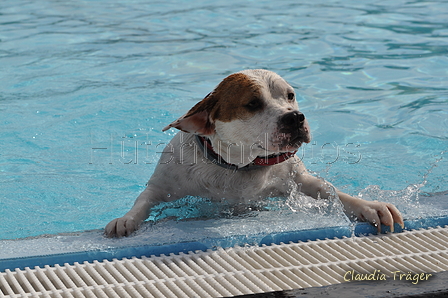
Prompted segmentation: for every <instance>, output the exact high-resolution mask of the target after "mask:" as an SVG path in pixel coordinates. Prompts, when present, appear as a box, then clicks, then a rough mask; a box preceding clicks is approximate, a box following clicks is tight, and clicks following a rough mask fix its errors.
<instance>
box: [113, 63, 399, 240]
mask: <svg viewBox="0 0 448 298" xmlns="http://www.w3.org/2000/svg"><path fill="white" fill-rule="evenodd" d="M170 128H176V129H179V130H180V132H178V133H177V134H176V135H175V136H174V137H173V139H172V140H171V142H170V143H169V144H168V145H167V147H166V148H165V150H164V152H163V153H162V155H161V157H160V161H159V163H158V165H157V166H156V169H155V171H154V173H153V175H152V177H151V178H150V180H149V182H148V184H147V187H146V189H145V190H144V191H143V192H142V193H141V194H140V195H139V196H138V198H137V200H136V201H135V204H134V206H133V207H132V208H131V210H130V211H129V212H127V213H126V214H125V215H124V216H123V217H121V218H117V219H114V220H112V221H111V222H110V223H109V224H108V225H107V226H106V228H105V235H106V236H108V237H122V236H129V235H131V234H132V233H133V232H134V231H135V230H137V229H138V228H139V226H140V225H141V224H142V223H143V222H144V220H145V219H147V218H148V216H149V214H150V211H151V208H153V207H154V206H155V205H157V204H159V203H161V202H168V201H174V200H177V199H180V198H182V197H185V196H188V195H190V196H198V197H203V198H208V199H210V200H212V201H217V202H220V200H222V199H223V198H225V200H226V201H227V203H230V204H241V203H246V204H250V203H253V202H257V201H259V200H263V199H264V198H268V197H287V196H288V194H289V193H290V192H291V188H292V187H291V185H294V186H296V189H298V190H299V191H300V192H301V193H303V194H305V195H308V196H311V197H313V198H316V199H337V198H339V199H340V201H341V202H342V205H343V207H344V211H345V213H346V214H347V216H349V217H350V218H351V219H354V220H359V221H368V222H370V223H371V224H373V225H375V226H376V227H377V229H378V233H380V232H381V224H384V225H386V226H389V227H390V230H391V231H392V232H393V231H394V224H395V223H397V224H399V225H401V226H402V227H404V223H403V218H402V216H401V214H400V212H399V211H398V209H397V208H396V207H395V206H394V205H392V204H389V203H383V202H377V201H366V200H362V199H360V198H355V197H352V196H350V195H348V194H345V193H343V192H341V191H339V190H337V189H336V188H335V187H334V186H333V185H332V184H330V183H329V182H327V181H324V180H322V179H320V178H317V177H315V176H312V175H311V174H309V173H308V171H307V169H306V168H305V166H304V164H303V163H302V161H301V160H300V158H298V157H297V156H296V155H295V152H296V151H297V149H298V148H299V147H300V146H301V145H302V144H303V143H309V142H310V141H311V134H310V128H309V125H308V121H307V119H306V118H305V116H304V114H303V113H302V112H300V111H299V106H298V103H297V101H296V96H295V92H294V89H293V88H292V87H291V86H290V85H289V84H288V83H287V82H286V81H285V80H284V79H283V78H282V77H280V76H279V75H278V74H276V73H274V72H271V71H268V70H262V69H256V70H244V71H241V72H238V73H234V74H231V75H229V76H228V77H226V78H225V79H224V80H223V81H222V82H221V83H220V84H219V85H218V86H217V87H216V88H215V89H214V90H213V91H212V92H211V93H209V94H208V95H207V96H206V97H205V98H204V99H203V100H202V101H200V102H198V103H197V104H196V105H195V106H194V107H193V108H191V109H190V110H189V111H188V112H187V113H186V114H185V115H183V116H182V117H180V118H179V119H177V120H176V121H174V122H172V123H171V124H169V125H168V126H166V127H165V128H163V131H166V130H168V129H170Z"/></svg>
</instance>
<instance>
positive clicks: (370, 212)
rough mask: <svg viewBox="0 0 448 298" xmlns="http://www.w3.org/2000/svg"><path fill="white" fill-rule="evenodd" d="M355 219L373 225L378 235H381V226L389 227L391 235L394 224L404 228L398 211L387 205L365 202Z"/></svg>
mask: <svg viewBox="0 0 448 298" xmlns="http://www.w3.org/2000/svg"><path fill="white" fill-rule="evenodd" d="M357 217H358V218H359V219H360V220H363V221H368V222H370V223H371V224H372V225H374V226H375V227H376V228H377V229H378V233H381V224H383V225H385V226H389V227H390V231H391V232H392V233H393V232H394V224H395V223H397V224H399V225H400V226H401V227H402V228H404V222H403V217H402V216H401V214H400V211H398V209H397V208H396V207H395V206H394V205H392V204H389V203H383V202H377V201H374V202H367V201H365V203H364V204H363V206H362V207H361V208H360V209H359V210H358V214H357Z"/></svg>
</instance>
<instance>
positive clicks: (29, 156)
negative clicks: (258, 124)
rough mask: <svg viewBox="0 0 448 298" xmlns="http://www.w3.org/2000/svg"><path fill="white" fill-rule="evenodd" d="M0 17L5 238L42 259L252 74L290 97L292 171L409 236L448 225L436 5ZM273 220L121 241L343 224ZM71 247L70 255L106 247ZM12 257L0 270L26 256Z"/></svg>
mask: <svg viewBox="0 0 448 298" xmlns="http://www.w3.org/2000/svg"><path fill="white" fill-rule="evenodd" d="M0 9H1V11H2V12H1V15H0V66H1V69H2V71H1V72H0V77H1V79H0V91H1V93H0V119H1V120H0V121H1V122H0V125H1V131H0V136H1V140H2V144H1V152H0V179H1V189H2V193H1V194H0V198H1V205H0V218H1V219H2V221H1V225H0V239H17V238H25V237H35V236H37V237H38V238H39V239H40V240H39V241H40V242H39V244H38V246H39V247H40V246H41V244H42V240H41V239H42V238H45V237H42V235H44V234H59V236H57V237H56V238H55V237H50V238H49V239H50V240H48V242H47V244H48V245H50V244H51V247H52V248H51V249H53V250H54V246H53V242H57V243H58V244H57V245H60V246H64V244H63V243H64V241H66V238H64V237H68V236H65V235H60V233H74V232H79V231H86V230H97V229H101V228H103V227H104V226H105V225H106V224H107V222H109V221H110V220H111V219H113V218H115V217H118V216H121V215H123V214H124V213H125V212H126V211H127V210H128V209H129V208H130V207H131V206H132V204H133V202H134V200H135V198H136V196H137V195H138V194H139V193H140V191H141V190H142V189H144V187H145V183H146V182H147V180H148V179H149V177H150V175H151V173H152V172H153V170H154V167H155V164H156V163H157V160H158V157H159V155H160V154H159V153H158V152H160V151H161V150H162V149H163V145H164V144H165V143H166V142H167V141H168V140H169V139H170V138H171V137H172V135H173V133H174V132H173V131H169V132H167V133H162V132H161V128H162V127H164V126H165V125H166V124H168V123H170V122H171V121H172V120H174V119H176V118H177V117H178V116H180V115H181V114H183V113H184V112H185V111H187V110H188V109H189V108H190V107H191V106H192V105H193V104H194V103H195V102H197V101H198V100H200V99H201V98H202V97H203V96H204V95H206V94H207V93H208V92H209V91H211V90H212V89H213V87H214V86H215V85H216V84H217V83H218V82H219V81H220V80H221V79H222V78H223V77H225V76H226V75H228V74H230V73H232V72H236V71H239V70H241V69H245V68H266V69H269V70H272V71H275V72H277V73H279V74H280V75H282V76H283V77H284V78H285V79H286V80H287V81H288V82H289V83H290V84H292V85H293V86H294V87H295V88H296V90H297V92H298V93H299V94H300V97H299V98H298V100H299V105H300V106H301V109H302V111H303V112H304V113H305V114H306V115H307V117H308V119H309V122H310V126H311V129H312V132H313V141H312V143H310V144H308V145H307V146H304V147H303V148H302V150H300V151H299V152H298V154H299V156H300V157H302V158H303V161H304V162H305V164H306V165H307V167H308V168H309V169H310V170H312V171H314V172H315V173H316V174H317V175H320V176H322V177H324V178H326V179H328V180H329V181H331V182H333V183H334V184H335V185H336V186H338V187H339V188H341V189H343V190H344V191H345V192H348V193H351V194H359V195H361V196H362V197H363V198H366V199H371V200H374V199H377V200H382V201H387V202H392V203H394V204H396V205H397V206H398V207H399V209H400V210H401V211H402V212H403V214H404V217H405V218H407V219H415V218H422V217H429V216H439V215H446V214H447V213H448V194H447V191H448V183H447V182H448V181H447V180H448V175H447V173H446V168H447V158H446V154H447V153H446V150H447V148H448V146H447V144H448V134H447V131H448V118H447V103H448V90H447V87H446V86H447V85H448V84H447V83H448V73H447V69H448V58H447V49H448V47H447V46H448V39H447V35H448V25H447V23H446V22H445V21H444V20H445V18H444V16H446V14H447V12H448V6H447V5H446V3H443V1H434V2H403V1H387V2H380V3H378V2H377V1H367V2H362V3H359V1H358V2H357V1H344V3H343V4H341V3H338V2H336V1H334V2H333V1H313V3H308V4H298V3H295V1H282V2H280V3H279V2H270V1H256V2H245V3H243V4H240V3H239V2H237V1H225V2H224V1H222V2H219V1H218V2H217V1H210V0H207V1H194V2H191V1H173V2H160V3H153V2H151V3H150V2H144V1H126V2H123V1H79V2H76V3H63V2H55V1H44V0H39V1H16V0H14V1H11V0H6V1H3V2H2V4H0ZM291 206H292V207H291ZM277 207H279V208H278V209H277V210H274V211H272V212H273V213H270V214H269V215H266V213H263V212H260V213H256V212H255V213H251V214H250V215H249V216H246V217H242V218H232V219H227V218H221V219H217V220H212V219H210V220H204V221H188V224H187V228H185V229H187V230H183V229H179V227H178V224H177V222H175V221H162V222H161V223H159V224H157V225H154V226H150V225H148V226H147V227H145V228H144V229H143V230H142V231H141V232H140V233H138V235H137V236H135V237H134V238H133V239H131V240H127V241H130V242H132V243H134V244H136V245H137V244H141V243H147V241H148V239H151V240H152V241H155V242H157V241H159V242H160V241H162V240H161V238H164V239H163V241H171V242H175V241H183V240H185V241H187V240H191V238H188V237H187V238H188V239H186V238H183V237H186V236H185V233H186V231H189V232H191V233H193V234H194V233H200V235H199V236H198V237H208V236H207V235H208V234H207V233H210V235H212V234H215V235H216V233H218V234H219V233H222V235H226V236H228V235H239V234H241V233H242V232H241V231H244V232H243V234H244V235H255V234H257V233H258V234H260V233H270V232H274V231H275V232H279V231H289V230H300V229H309V228H319V227H329V226H340V225H346V226H347V225H350V224H351V223H350V222H349V221H348V220H347V219H346V218H345V217H344V216H342V215H341V212H340V210H339V209H338V208H337V206H333V205H331V204H330V205H328V204H326V203H321V202H319V203H316V202H310V201H306V200H305V202H302V201H297V200H292V201H289V202H287V204H286V203H285V204H283V203H279V205H277ZM297 210H300V211H297ZM275 212H277V213H275ZM273 214H275V216H273ZM316 217H317V218H318V219H319V220H318V223H316V221H310V219H315V218H316ZM198 230H201V231H200V232H198ZM204 230H205V232H204ZM79 235H80V234H71V236H70V237H72V238H73V237H75V238H76V237H81V238H80V239H82V240H80V241H78V242H77V241H72V240H70V244H69V245H68V246H70V247H71V249H73V246H76V250H81V249H92V248H98V247H101V248H103V247H106V246H107V247H109V246H113V245H115V244H116V242H113V241H115V240H111V241H112V242H107V241H109V240H107V241H106V240H105V239H103V238H102V236H101V233H100V231H94V232H90V233H87V234H83V236H79ZM58 237H59V238H58ZM72 238H70V239H72ZM154 238H159V240H157V239H155V240H154ZM28 241H30V242H32V241H34V239H28ZM10 243H11V242H9V241H3V242H2V243H1V245H2V247H10V246H9V245H10ZM98 243H100V244H98ZM214 244H215V245H219V243H214ZM57 245H56V246H57ZM12 247H13V248H11V249H10V251H9V252H5V250H3V251H2V253H4V254H6V256H7V257H10V256H11V255H15V256H17V255H21V252H20V251H17V247H16V246H12ZM31 247H32V246H31ZM28 249H29V248H28ZM27 253H29V252H23V255H26V254H27Z"/></svg>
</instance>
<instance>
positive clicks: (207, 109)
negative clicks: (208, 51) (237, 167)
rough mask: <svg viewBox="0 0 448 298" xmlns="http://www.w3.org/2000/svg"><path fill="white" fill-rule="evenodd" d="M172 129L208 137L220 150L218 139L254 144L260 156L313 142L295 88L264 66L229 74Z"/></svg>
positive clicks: (230, 142)
mask: <svg viewBox="0 0 448 298" xmlns="http://www.w3.org/2000/svg"><path fill="white" fill-rule="evenodd" d="M171 127H174V128H177V129H180V130H182V131H185V132H188V133H193V134H199V135H202V136H207V137H208V138H210V140H211V141H212V144H213V147H214V148H216V147H217V146H215V144H216V143H217V142H222V143H223V144H225V146H224V147H226V146H227V147H228V148H227V149H229V148H230V147H229V146H230V144H235V145H236V146H243V147H246V148H250V150H251V153H250V155H251V156H254V158H255V157H256V156H267V155H271V154H275V153H279V152H288V151H294V150H297V149H298V148H299V147H300V146H301V145H302V144H303V143H309V142H310V140H311V137H310V129H309V126H308V122H307V120H306V118H305V116H304V115H303V114H302V113H301V112H300V111H299V107H298V104H297V101H296V97H295V92H294V89H293V88H292V87H291V86H290V85H289V84H288V83H287V82H286V81H285V80H284V79H283V78H282V77H280V76H279V75H277V74H276V73H274V72H271V71H268V70H262V69H257V70H244V71H241V72H238V73H234V74H232V75H229V76H228V77H226V78H225V79H224V80H223V81H222V82H221V83H220V84H219V85H218V86H217V87H216V88H215V90H213V91H212V92H211V93H210V94H208V95H207V96H206V97H205V98H204V99H203V100H202V101H200V102H199V103H197V104H196V105H195V106H194V107H193V108H191V109H190V110H189V111H188V112H187V113H186V114H185V115H183V116H182V117H180V118H179V119H177V120H176V121H174V122H172V123H171V124H169V125H168V126H166V127H165V128H164V129H163V131H165V130H167V129H169V128H171ZM236 146H233V147H234V149H236V148H235V147H236ZM221 147H222V146H221ZM223 150H224V151H226V150H225V149H223ZM241 152H242V151H241ZM218 153H221V152H218ZM226 153H227V155H228V154H229V152H226ZM222 156H223V157H224V159H226V155H225V154H224V155H222ZM228 159H231V158H228ZM226 161H227V162H231V161H229V160H226ZM249 162H250V161H249ZM231 163H232V162H231ZM238 163H239V164H246V160H245V161H243V162H242V163H241V162H238Z"/></svg>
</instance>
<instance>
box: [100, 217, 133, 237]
mask: <svg viewBox="0 0 448 298" xmlns="http://www.w3.org/2000/svg"><path fill="white" fill-rule="evenodd" d="M139 226H140V224H139V223H137V222H136V221H135V220H134V219H133V218H128V217H120V218H116V219H114V220H112V221H111V222H110V223H108V224H107V226H106V228H105V229H104V234H105V235H106V237H109V238H112V237H123V236H129V235H131V234H132V233H133V232H135V231H136V230H137V229H138V228H139Z"/></svg>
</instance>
